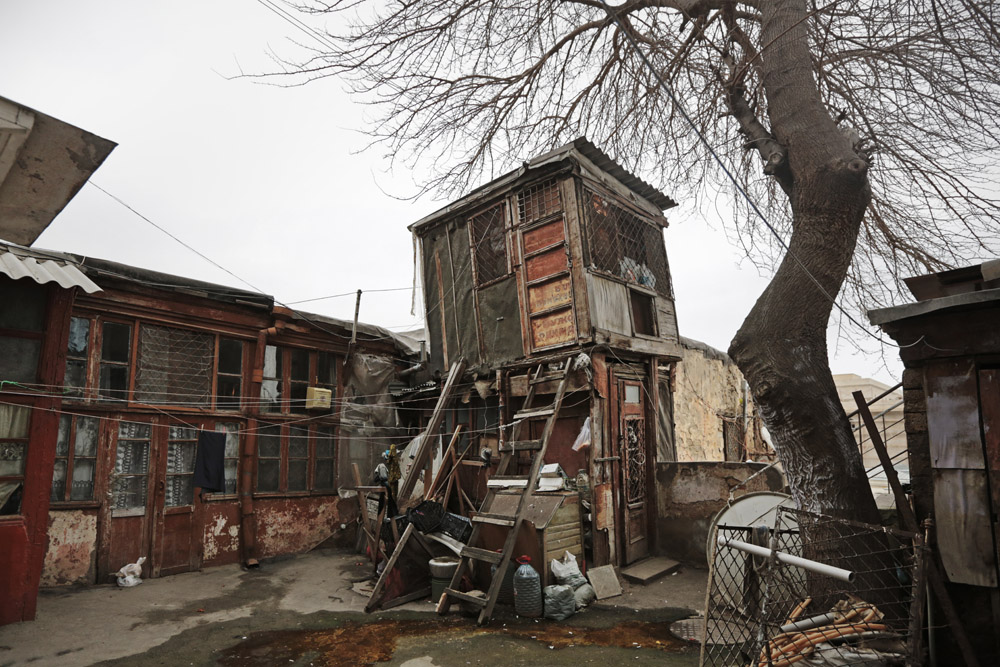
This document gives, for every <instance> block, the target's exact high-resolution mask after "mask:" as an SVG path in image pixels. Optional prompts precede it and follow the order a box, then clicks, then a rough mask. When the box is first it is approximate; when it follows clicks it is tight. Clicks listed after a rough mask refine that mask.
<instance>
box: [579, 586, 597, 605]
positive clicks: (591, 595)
mask: <svg viewBox="0 0 1000 667" xmlns="http://www.w3.org/2000/svg"><path fill="white" fill-rule="evenodd" d="M573 597H574V598H575V599H576V608H577V610H580V609H583V608H584V607H586V606H587V605H588V604H590V603H591V602H593V601H594V600H596V599H597V591H595V590H594V587H593V586H591V585H590V584H584V585H583V586H580V587H579V588H578V589H576V590H575V591H573Z"/></svg>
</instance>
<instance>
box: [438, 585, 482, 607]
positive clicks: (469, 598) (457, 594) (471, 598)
mask: <svg viewBox="0 0 1000 667" xmlns="http://www.w3.org/2000/svg"><path fill="white" fill-rule="evenodd" d="M444 592H445V595H448V596H450V597H453V598H458V599H459V600H465V601H466V602H471V603H472V604H478V605H479V606H480V607H485V606H486V598H481V597H479V596H478V595H469V594H468V593H463V592H461V591H456V590H454V589H453V588H446V589H444Z"/></svg>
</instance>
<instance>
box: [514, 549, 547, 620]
mask: <svg viewBox="0 0 1000 667" xmlns="http://www.w3.org/2000/svg"><path fill="white" fill-rule="evenodd" d="M517 562H518V563H519V564H520V566H519V567H518V568H517V571H516V572H515V573H514V611H516V612H517V613H518V615H519V616H526V617H528V618H538V617H539V616H541V615H542V581H541V578H539V576H538V573H537V572H535V568H533V567H531V558H530V557H529V556H521V557H520V558H518V559H517Z"/></svg>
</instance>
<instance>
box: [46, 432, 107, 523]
mask: <svg viewBox="0 0 1000 667" xmlns="http://www.w3.org/2000/svg"><path fill="white" fill-rule="evenodd" d="M99 430H100V420H99V419H97V418H96V417H84V416H82V415H62V416H60V417H59V433H58V436H57V437H56V462H55V468H54V469H53V471H52V493H51V495H50V497H49V500H50V501H51V502H54V503H60V502H74V501H76V502H81V501H88V500H94V479H95V478H96V473H97V441H98V435H99Z"/></svg>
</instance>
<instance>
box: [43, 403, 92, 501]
mask: <svg viewBox="0 0 1000 667" xmlns="http://www.w3.org/2000/svg"><path fill="white" fill-rule="evenodd" d="M65 418H69V424H70V426H69V430H68V432H67V434H66V438H67V440H68V442H67V444H66V456H59V454H58V450H57V452H56V462H58V461H60V460H65V461H66V477H65V479H64V480H63V484H64V486H63V492H62V499H56V498H52V497H51V495H52V494H51V492H50V494H49V503H50V504H51V505H52V506H53V507H57V508H60V509H71V508H88V507H99V506H100V504H101V503H100V500H99V499H98V494H99V491H98V484H99V481H100V479H101V471H102V469H103V466H102V465H101V458H102V457H101V435H102V433H103V425H102V424H101V417H98V416H96V415H82V414H70V413H64V414H62V415H60V417H59V421H60V422H61V421H62V420H63V419H65ZM81 419H93V420H95V421H96V422H97V436H96V437H97V441H96V442H95V443H94V456H83V457H81V456H79V455H78V454H77V451H76V436H77V432H78V426H79V421H80V420H81ZM60 428H61V427H60ZM56 437H57V438H58V435H57V436H56ZM77 458H84V459H93V461H94V488H93V490H92V491H91V497H90V498H76V499H74V498H73V497H72V495H73V476H74V472H75V470H74V469H75V464H76V460H77ZM52 475H53V478H54V477H55V468H54V467H53V470H52Z"/></svg>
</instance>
